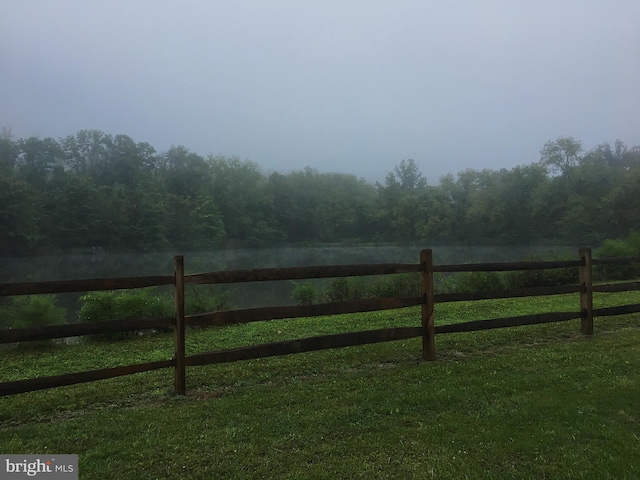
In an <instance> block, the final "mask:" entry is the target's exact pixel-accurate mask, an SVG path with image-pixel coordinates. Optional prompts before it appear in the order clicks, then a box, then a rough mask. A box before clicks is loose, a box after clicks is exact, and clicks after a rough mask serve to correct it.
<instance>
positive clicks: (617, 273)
mask: <svg viewBox="0 0 640 480" xmlns="http://www.w3.org/2000/svg"><path fill="white" fill-rule="evenodd" d="M638 255H640V232H631V233H630V234H629V235H627V237H626V238H623V239H618V240H605V241H604V243H603V244H602V246H601V247H600V248H598V249H597V250H596V252H595V255H594V256H595V257H597V258H607V257H634V256H638ZM596 276H597V278H601V279H603V280H605V279H608V280H628V279H632V278H638V277H640V264H639V263H630V264H628V265H599V266H597V268H596Z"/></svg>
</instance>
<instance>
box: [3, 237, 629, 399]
mask: <svg viewBox="0 0 640 480" xmlns="http://www.w3.org/2000/svg"><path fill="white" fill-rule="evenodd" d="M579 257H580V258H579V260H564V261H534V262H502V263H475V264H459V265H434V264H433V260H432V258H433V257H432V252H431V250H423V251H422V252H421V253H420V262H419V263H417V264H404V263H393V264H374V265H330V266H312V267H289V268H267V269H254V270H233V271H223V272H208V273H198V274H189V275H185V274H184V264H183V258H182V257H175V259H174V266H175V270H174V275H165V276H148V277H127V278H105V279H86V280H64V281H54V282H28V283H5V284H0V296H15V295H35V294H49V293H70V292H87V291H100V290H118V289H133V288H144V287H151V286H160V285H173V287H174V296H175V306H176V309H175V311H176V315H175V316H174V317H165V318H139V319H131V320H118V319H114V320H111V321H104V322H96V323H82V324H73V325H54V326H46V327H37V328H25V329H9V330H1V331H0V344H3V343H4V344H8V343H15V342H26V341H35V340H47V339H56V338H67V337H76V336H83V335H100V334H108V333H118V332H128V331H138V330H153V329H164V328H170V327H173V329H174V332H175V335H174V347H175V352H174V357H173V358H171V359H167V360H162V361H155V362H150V363H141V364H136V365H128V366H121V367H113V368H105V369H99V370H92V371H86V372H77V373H69V374H64V375H55V376H49V377H41V378H34V379H26V380H17V381H10V382H2V383H0V396H2V395H12V394H16V393H24V392H29V391H35V390H42V389H46V388H52V387H59V386H67V385H74V384H78V383H85V382H90V381H95V380H102V379H107V378H114V377H118V376H123V375H130V374H133V373H140V372H145V371H151V370H156V369H161V368H174V369H175V390H176V392H177V393H179V394H184V393H185V390H186V380H185V376H186V373H185V372H186V369H185V367H187V366H189V367H191V366H198V365H209V364H216V363H224V362H234V361H239V360H248V359H255V358H263V357H271V356H280V355H289V354H294V353H300V352H311V351H316V350H325V349H331V348H341V347H348V346H355V345H365V344H373V343H379V342H388V341H395V340H404V339H410V338H416V337H422V342H423V358H424V359H425V360H433V359H434V358H435V343H434V336H435V335H437V334H446V333H458V332H473V331H479V330H488V329H495V328H507V327H516V326H524V325H536V324H543V323H553V322H563V321H567V320H573V319H580V320H581V331H582V333H584V334H587V335H592V334H593V317H594V316H602V317H606V316H611V315H626V314H630V313H639V312H640V304H634V305H621V306H616V307H608V308H599V309H594V308H593V299H592V295H593V293H594V292H602V293H607V292H625V291H632V290H640V282H637V281H634V282H624V283H614V284H606V285H593V282H592V267H593V265H627V264H629V263H634V262H635V263H640V257H624V258H602V259H591V250H590V249H589V248H586V247H583V248H581V249H580V252H579ZM555 268H577V269H578V273H579V277H580V280H579V282H578V284H576V285H565V286H556V287H530V288H519V289H503V290H488V291H475V292H456V293H435V292H434V282H433V274H434V273H456V272H497V271H517V270H525V271H526V270H546V269H555ZM406 273H416V274H420V277H421V294H420V296H419V297H409V298H370V299H362V300H350V301H343V302H332V303H323V304H317V305H308V306H276V307H260V308H250V309H237V310H227V311H219V312H210V313H203V314H197V315H185V313H184V286H185V285H198V284H228V283H242V282H264V281H281V280H299V279H320V278H333V277H350V276H367V275H393V274H406ZM561 294H579V296H580V309H579V310H577V311H575V312H555V313H554V312H552V313H540V314H533V315H524V316H518V317H507V318H494V319H487V320H476V321H471V322H465V323H457V324H449V325H435V324H434V313H433V312H434V311H433V306H434V304H436V303H445V302H458V301H475V300H490V299H499V298H518V297H528V296H541V295H561ZM414 306H420V307H421V312H422V314H421V317H422V324H421V325H416V326H408V327H407V326H404V327H390V328H384V329H378V330H365V331H358V332H348V333H339V334H331V335H320V336H315V337H308V338H301V339H295V340H286V341H282V342H275V343H268V344H260V345H250V346H244V347H238V348H233V349H227V350H224V349H223V350H217V351H213V352H205V353H199V354H194V355H189V356H187V355H186V354H185V327H186V326H222V325H234V324H244V323H250V322H258V321H270V320H276V319H287V318H297V317H317V316H331V315H339V314H347V313H356V312H373V311H378V310H388V309H398V308H406V307H414ZM417 323H420V322H419V321H417Z"/></svg>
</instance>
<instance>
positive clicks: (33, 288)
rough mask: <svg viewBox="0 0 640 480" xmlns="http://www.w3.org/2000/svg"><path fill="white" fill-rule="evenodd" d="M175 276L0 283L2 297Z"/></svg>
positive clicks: (161, 281) (155, 282)
mask: <svg viewBox="0 0 640 480" xmlns="http://www.w3.org/2000/svg"><path fill="white" fill-rule="evenodd" d="M174 281H175V277H172V276H155V277H128V278H93V279H86V280H60V281H51V282H26V283H0V297H6V296H9V295H40V294H46V293H77V292H93V291H101V290H122V289H131V288H144V287H156V286H159V285H173V283H174Z"/></svg>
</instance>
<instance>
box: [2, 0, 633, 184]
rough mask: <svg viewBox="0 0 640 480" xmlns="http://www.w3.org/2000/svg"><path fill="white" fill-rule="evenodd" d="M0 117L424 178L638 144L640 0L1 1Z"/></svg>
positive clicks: (14, 124) (259, 159)
mask: <svg viewBox="0 0 640 480" xmlns="http://www.w3.org/2000/svg"><path fill="white" fill-rule="evenodd" d="M0 127H11V128H12V130H13V133H14V135H15V136H16V137H28V136H31V135H36V136H40V137H47V136H51V137H54V138H56V139H57V138H61V137H66V136H67V135H70V134H74V133H76V132H77V131H78V130H81V129H100V130H103V131H105V132H106V133H110V134H118V133H123V134H126V135H129V136H130V137H132V138H133V139H134V140H135V141H146V142H149V143H150V144H151V145H153V146H154V147H155V148H156V150H157V151H165V150H166V149H167V148H168V147H169V146H171V145H172V144H174V145H184V146H186V147H187V148H189V149H190V150H192V151H195V152H197V153H200V154H202V155H207V154H223V155H237V156H239V157H240V158H242V159H249V160H252V161H254V162H256V163H258V164H259V165H260V166H261V167H262V168H263V170H264V171H265V173H268V172H271V171H281V172H288V171H290V170H292V169H302V168H304V167H305V166H311V167H313V168H316V169H317V170H319V171H320V172H342V173H353V174H355V175H357V176H359V177H364V178H366V179H367V180H371V181H375V180H382V179H384V175H385V174H386V173H387V172H389V171H391V170H392V169H393V167H394V166H395V165H396V164H398V163H399V162H400V160H402V159H409V158H413V159H414V160H415V161H416V163H417V164H418V165H419V167H420V168H421V170H422V172H423V174H424V175H425V176H426V177H427V179H428V180H429V182H430V183H437V181H438V179H439V178H440V176H442V175H444V174H446V173H454V174H455V173H457V172H459V171H462V170H464V169H466V168H474V169H484V168H489V169H499V168H503V167H506V168H512V167H514V166H516V165H522V164H528V163H531V162H534V161H537V160H538V159H539V151H540V149H541V148H542V147H543V145H544V143H545V142H546V141H547V140H550V139H556V138H557V137H560V136H573V137H575V138H576V139H578V140H580V141H582V143H583V146H584V147H585V148H587V149H589V148H592V147H594V146H595V145H597V144H599V143H602V142H609V143H611V144H613V142H614V141H615V140H616V139H617V138H619V139H621V140H622V141H624V142H625V143H626V144H627V145H629V146H633V145H640V1H639V0H601V1H596V0H575V1H572V0H548V1H547V0H535V1H533V0H466V1H462V0H457V1H456V0H446V1H445V0H441V1H427V0H422V1H418V0H407V1H402V0H386V1H376V0H335V1H332V0H317V1H315V0H305V1H302V0H289V1H285V0H260V1H258V0H227V1H205V0H203V1H195V0H193V1H161V0H126V1H120V0H109V1H107V0H92V1H91V0H0Z"/></svg>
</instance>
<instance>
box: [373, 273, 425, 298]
mask: <svg viewBox="0 0 640 480" xmlns="http://www.w3.org/2000/svg"><path fill="white" fill-rule="evenodd" d="M370 292H371V295H370V296H372V297H399V298H402V297H419V296H420V277H419V276H416V275H415V274H411V273H402V274H396V275H385V276H383V277H377V278H375V279H374V280H373V283H372V285H371V289H370Z"/></svg>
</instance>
